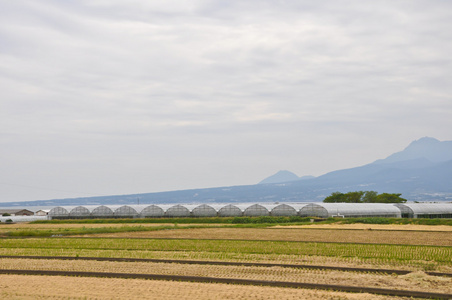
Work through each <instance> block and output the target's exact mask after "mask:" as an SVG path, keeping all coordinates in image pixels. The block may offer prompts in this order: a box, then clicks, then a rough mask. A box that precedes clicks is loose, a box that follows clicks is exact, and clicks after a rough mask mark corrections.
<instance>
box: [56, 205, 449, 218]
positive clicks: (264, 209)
mask: <svg viewBox="0 0 452 300" xmlns="http://www.w3.org/2000/svg"><path fill="white" fill-rule="evenodd" d="M48 216H49V218H53V219H81V218H161V217H240V216H249V217H255V216H300V217H320V218H328V217H342V218H353V217H388V218H389V217H391V218H452V203H399V204H383V203H283V204H270V203H241V204H218V203H216V204H199V205H195V204H187V205H184V204H174V205H169V204H162V205H159V204H152V205H87V206H58V207H54V208H52V209H51V210H50V211H49V214H48Z"/></svg>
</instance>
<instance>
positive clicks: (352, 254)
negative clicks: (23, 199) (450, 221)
mask: <svg viewBox="0 0 452 300" xmlns="http://www.w3.org/2000/svg"><path fill="white" fill-rule="evenodd" d="M125 225H126V224H13V225H10V226H16V227H9V226H5V227H8V228H9V230H11V228H16V229H17V230H21V229H33V230H41V229H42V230H61V229H68V230H71V229H73V228H83V227H85V228H102V227H115V226H125ZM162 225H167V226H174V225H172V224H127V225H126V226H150V227H154V226H162ZM187 225H190V226H193V225H194V224H187ZM178 226H181V225H180V224H179V225H177V226H175V227H176V229H170V230H168V229H167V230H161V231H141V232H123V233H107V234H91V235H86V236H85V237H83V236H82V237H77V238H72V237H55V238H49V237H47V238H39V237H35V238H28V239H20V238H19V239H18V238H6V237H5V238H0V255H16V256H17V255H31V256H71V257H119V258H121V257H122V258H154V259H177V260H208V261H226V262H227V261H231V262H259V263H262V262H266V263H279V264H299V265H323V266H338V267H359V268H384V269H399V270H410V271H413V272H412V273H409V274H407V275H395V274H385V273H381V272H350V271H338V270H325V269H322V270H315V269H302V268H288V267H277V266H274V267H258V266H225V265H212V264H207V265H204V264H188V265H187V264H179V263H163V262H118V261H115V262H108V261H92V260H90V261H88V260H81V259H78V260H52V259H26V258H0V269H7V270H13V269H21V270H51V271H56V270H61V271H83V272H110V273H127V274H130V273H140V274H158V275H184V276H200V277H212V278H232V279H247V280H265V281H276V282H278V281H281V282H297V283H316V284H332V285H347V286H356V287H374V288H386V289H395V290H410V291H423V292H437V293H450V294H452V277H440V276H431V275H427V274H426V273H425V272H424V271H440V272H448V273H452V249H451V247H452V232H451V231H450V230H449V228H448V227H447V226H440V227H436V226H422V225H378V226H377V225H367V224H366V225H363V224H350V225H338V224H335V225H318V224H313V225H309V226H301V227H300V226H279V227H268V228H224V227H221V228H213V226H216V225H215V224H212V225H211V226H212V228H204V227H209V226H210V225H207V226H206V224H199V226H202V227H203V228H189V229H183V228H181V229H178ZM399 226H403V227H402V228H404V229H401V230H400V229H397V228H398V227H399ZM408 226H409V227H408ZM417 226H418V227H417ZM443 227H446V228H443ZM179 228H180V227H179ZM369 228H370V229H369ZM438 228H439V229H440V230H438ZM0 232H1V231H0ZM343 242H346V244H343ZM414 245H416V246H414ZM24 287H26V288H24ZM156 291H158V292H156ZM0 296H2V297H3V298H7V299H125V298H127V299H400V298H394V297H386V296H379V295H370V294H366V293H345V292H333V291H321V290H309V289H297V288H278V287H264V286H241V285H237V284H219V283H194V282H175V281H157V280H144V279H117V278H83V277H62V276H52V277H47V276H44V275H42V276H36V275H28V276H24V275H0Z"/></svg>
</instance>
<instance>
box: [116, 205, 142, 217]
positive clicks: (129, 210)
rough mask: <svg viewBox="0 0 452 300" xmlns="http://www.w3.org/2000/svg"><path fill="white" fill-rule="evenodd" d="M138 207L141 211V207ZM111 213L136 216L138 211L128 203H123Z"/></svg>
mask: <svg viewBox="0 0 452 300" xmlns="http://www.w3.org/2000/svg"><path fill="white" fill-rule="evenodd" d="M138 209H139V210H140V211H141V207H140V208H138ZM113 214H114V215H115V216H137V215H138V211H137V210H136V209H135V208H133V207H131V206H129V205H123V206H120V207H118V208H117V209H115V211H114V212H113Z"/></svg>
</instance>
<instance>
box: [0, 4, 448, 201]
mask: <svg viewBox="0 0 452 300" xmlns="http://www.w3.org/2000/svg"><path fill="white" fill-rule="evenodd" d="M0 16H1V18H0V88H1V90H2V97H1V98H0V124H1V126H0V135H1V139H0V142H1V147H0V159H1V168H0V203H1V202H12V201H31V200H46V199H56V198H75V197H89V196H103V195H120V194H139V193H150V192H159V191H171V190H183V189H194V188H208V187H220V186H234V185H249V184H256V183H258V182H259V181H261V180H262V179H264V178H266V177H268V176H270V175H272V174H274V173H276V172H277V171H279V170H289V171H291V172H294V173H295V174H297V175H298V176H306V175H313V176H319V175H322V174H325V173H327V172H330V171H334V170H339V169H344V168H351V167H356V166H360V165H364V164H367V163H370V162H373V161H375V160H377V159H382V158H385V157H387V156H389V155H391V154H393V153H395V152H398V151H401V150H403V149H404V148H405V147H407V146H408V145H409V143H411V142H412V141H414V140H418V139H419V138H422V137H424V136H429V137H434V138H436V139H438V140H441V141H445V140H449V141H450V140H452V133H451V132H450V128H452V118H451V117H450V116H452V96H451V95H452V93H451V92H452V83H451V82H450V81H451V80H452V58H451V56H450V53H452V2H448V1H440V0H436V1H408V0H406V1H397V2H394V1H378V2H362V1H346V0H344V1H333V0H329V1H323V2H321V3H317V2H315V3H314V2H312V1H297V2H287V1H279V2H274V1H246V2H243V1H215V0H212V1H204V0H203V1H185V2H184V1H170V2H167V1H166V2H157V1H144V0H134V1H132V2H130V1H129V2H127V3H125V2H122V1H115V0H113V1H108V2H104V1H76V2H72V1H71V2H66V1H65V2H61V1H53V0H48V1H39V2H36V1H31V0H28V1H27V0H24V1H4V2H2V3H0Z"/></svg>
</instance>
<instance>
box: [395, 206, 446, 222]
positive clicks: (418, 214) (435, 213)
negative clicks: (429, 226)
mask: <svg viewBox="0 0 452 300" xmlns="http://www.w3.org/2000/svg"><path fill="white" fill-rule="evenodd" d="M394 206H396V207H398V208H399V209H400V210H401V212H402V217H403V218H429V219H432V218H449V219H450V218H452V203H398V204H394Z"/></svg>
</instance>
